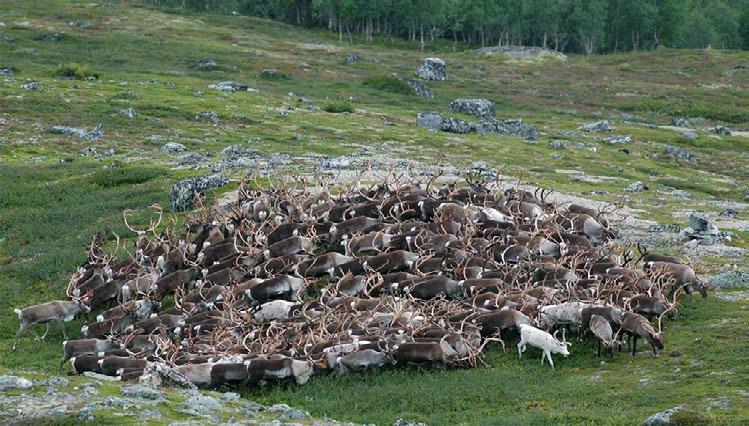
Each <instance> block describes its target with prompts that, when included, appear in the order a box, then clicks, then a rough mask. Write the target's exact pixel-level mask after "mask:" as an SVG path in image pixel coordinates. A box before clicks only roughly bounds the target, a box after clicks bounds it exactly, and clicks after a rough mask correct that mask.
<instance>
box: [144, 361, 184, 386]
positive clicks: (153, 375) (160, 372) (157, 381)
mask: <svg viewBox="0 0 749 426" xmlns="http://www.w3.org/2000/svg"><path fill="white" fill-rule="evenodd" d="M138 383H140V384H141V385H142V386H147V387H150V388H157V387H160V386H169V387H181V388H187V389H197V387H196V386H195V385H194V384H193V383H192V382H190V380H189V379H188V378H187V377H185V376H184V375H182V374H181V373H179V372H178V371H176V370H174V369H173V368H170V367H168V366H167V365H165V364H162V363H158V362H149V363H148V364H146V368H145V369H144V370H143V375H142V376H140V378H138Z"/></svg>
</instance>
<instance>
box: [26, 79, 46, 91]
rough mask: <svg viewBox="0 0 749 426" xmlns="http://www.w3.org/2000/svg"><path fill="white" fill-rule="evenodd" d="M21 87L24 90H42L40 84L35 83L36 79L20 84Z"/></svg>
mask: <svg viewBox="0 0 749 426" xmlns="http://www.w3.org/2000/svg"><path fill="white" fill-rule="evenodd" d="M21 87H22V88H23V89H25V90H31V91H35V92H41V91H43V90H44V88H43V87H42V85H41V84H39V83H37V82H36V81H30V82H28V83H26V84H23V85H21Z"/></svg>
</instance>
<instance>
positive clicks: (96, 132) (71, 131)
mask: <svg viewBox="0 0 749 426" xmlns="http://www.w3.org/2000/svg"><path fill="white" fill-rule="evenodd" d="M49 132H50V133H53V134H56V135H65V136H70V137H74V138H79V139H85V140H88V141H98V140H100V139H101V138H102V137H104V132H103V131H102V128H101V124H98V125H97V126H96V127H94V128H93V130H91V131H88V130H86V129H81V128H79V127H70V126H59V125H58V126H52V127H50V129H49Z"/></svg>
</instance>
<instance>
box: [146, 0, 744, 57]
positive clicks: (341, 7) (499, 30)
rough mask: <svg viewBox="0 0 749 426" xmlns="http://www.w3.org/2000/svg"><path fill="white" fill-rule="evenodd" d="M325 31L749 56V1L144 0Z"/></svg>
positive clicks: (581, 49)
mask: <svg viewBox="0 0 749 426" xmlns="http://www.w3.org/2000/svg"><path fill="white" fill-rule="evenodd" d="M141 3H147V4H149V5H153V6H157V7H171V8H183V9H191V10H198V11H213V12H222V13H240V14H246V15H254V16H261V17H265V18H270V19H275V20H279V21H283V22H288V23H292V24H297V25H304V26H310V27H324V28H327V29H329V30H330V31H334V32H336V33H337V34H338V37H339V39H340V40H341V41H343V40H349V41H351V42H353V40H354V36H353V35H360V36H361V37H362V38H364V40H366V41H372V40H373V39H374V37H377V36H381V37H387V38H390V39H396V38H400V39H405V40H409V41H412V42H417V43H418V44H419V45H420V47H421V49H424V47H425V46H426V44H427V43H432V42H434V41H435V40H438V39H447V40H450V41H452V43H453V46H457V45H458V44H459V43H462V44H464V45H469V46H481V47H485V46H507V45H523V46H540V47H546V48H551V49H555V50H558V51H560V52H569V53H583V54H593V53H615V52H622V51H630V50H641V49H653V48H656V47H658V46H665V47H672V48H706V47H713V48H719V49H749V0H142V1H141Z"/></svg>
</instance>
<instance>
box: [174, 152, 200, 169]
mask: <svg viewBox="0 0 749 426" xmlns="http://www.w3.org/2000/svg"><path fill="white" fill-rule="evenodd" d="M202 161H203V157H201V156H199V155H197V154H187V155H184V156H182V157H180V159H179V160H178V161H177V164H178V165H180V166H187V165H190V164H199V163H200V162H202Z"/></svg>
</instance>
